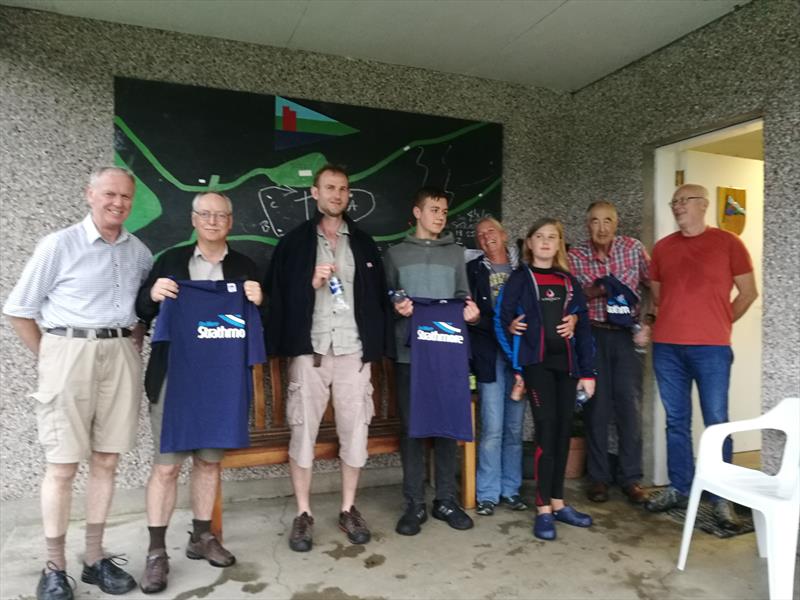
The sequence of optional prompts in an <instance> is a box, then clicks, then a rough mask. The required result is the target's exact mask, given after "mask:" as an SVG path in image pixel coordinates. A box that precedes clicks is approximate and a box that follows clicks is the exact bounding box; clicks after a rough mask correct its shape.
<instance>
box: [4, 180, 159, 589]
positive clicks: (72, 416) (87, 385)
mask: <svg viewBox="0 0 800 600" xmlns="http://www.w3.org/2000/svg"><path fill="white" fill-rule="evenodd" d="M134 191H135V180H134V178H133V175H132V174H131V173H130V172H128V171H127V170H125V169H121V168H119V167H103V168H100V169H98V170H96V171H95V172H93V173H92V175H91V177H90V180H89V186H88V188H87V190H86V199H87V202H88V204H89V207H90V213H89V215H87V217H86V218H85V219H84V220H83V221H81V222H80V223H76V224H74V225H72V226H70V227H67V228H66V229H62V230H60V231H57V232H55V233H52V234H50V235H48V236H46V237H45V238H43V239H42V240H41V241H40V242H39V244H38V245H37V247H36V249H35V250H34V252H33V255H32V256H31V258H30V260H29V261H28V264H27V265H26V266H25V269H24V270H23V272H22V275H21V277H20V279H19V281H18V282H17V284H16V285H15V286H14V289H13V290H12V291H11V294H10V295H9V297H8V299H7V301H6V303H5V305H4V307H3V313H4V314H5V315H6V316H7V317H8V318H9V321H10V322H11V325H12V326H13V328H14V330H15V331H16V333H17V335H18V336H19V338H20V340H22V342H23V343H24V344H25V346H27V347H28V349H29V350H30V351H31V352H33V353H34V354H35V355H36V356H37V357H38V371H39V383H38V389H37V391H36V392H35V393H34V394H32V396H33V398H34V399H35V400H37V403H36V416H37V422H38V429H39V441H40V443H41V444H42V447H43V448H44V452H45V457H46V460H47V471H46V473H45V476H44V480H43V482H42V488H41V504H42V520H43V523H44V534H45V541H46V544H47V561H46V566H45V568H44V570H43V571H42V576H41V578H40V580H39V585H38V587H37V590H36V597H37V598H38V599H40V600H41V599H47V600H63V599H67V600H68V599H71V598H73V592H72V588H71V587H70V585H69V582H68V580H67V575H66V557H65V537H66V532H67V526H68V523H69V512H70V503H71V499H72V482H73V480H74V478H75V474H76V473H77V471H78V466H79V464H80V461H81V460H84V459H87V458H88V459H89V478H88V481H87V489H86V553H85V557H84V565H83V572H82V574H81V579H82V580H83V581H84V582H86V583H91V584H96V585H98V586H99V587H100V589H101V590H102V591H104V592H106V593H111V594H122V593H125V592H127V591H129V590H131V589H133V588H134V587H135V586H136V582H135V581H134V580H133V578H132V577H131V576H130V575H129V574H128V573H126V572H125V571H123V570H122V569H120V568H119V566H117V565H116V564H115V563H114V562H113V559H111V558H106V557H105V555H104V553H103V548H102V543H103V531H104V528H105V522H106V517H107V515H108V509H109V506H110V505H111V498H112V496H113V493H114V477H115V475H116V467H117V462H118V460H119V455H120V453H122V452H127V451H128V450H130V449H131V448H133V446H134V444H135V441H136V429H137V425H138V418H139V404H140V401H141V397H142V388H141V360H140V356H139V351H140V349H141V339H142V337H141V334H142V331H141V328H139V327H138V326H137V325H136V323H137V319H136V313H135V312H134V301H135V299H136V293H137V291H138V289H139V286H140V285H141V283H142V281H144V279H145V277H147V273H148V272H149V270H150V267H151V265H152V256H151V254H150V251H149V250H148V249H147V248H146V247H145V245H144V244H143V243H142V242H141V241H140V240H139V239H138V238H136V237H135V236H133V235H132V234H131V233H129V232H128V231H127V230H126V229H125V228H124V227H123V223H124V222H125V219H127V218H128V215H129V214H130V212H131V207H132V205H133V196H134ZM42 330H44V331H42Z"/></svg>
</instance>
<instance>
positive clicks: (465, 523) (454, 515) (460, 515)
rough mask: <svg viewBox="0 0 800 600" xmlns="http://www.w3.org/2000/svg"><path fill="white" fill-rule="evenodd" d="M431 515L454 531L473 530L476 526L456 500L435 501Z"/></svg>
mask: <svg viewBox="0 0 800 600" xmlns="http://www.w3.org/2000/svg"><path fill="white" fill-rule="evenodd" d="M431 514H432V515H433V518H434V519H439V520H440V521H444V522H445V523H447V524H448V525H450V527H452V528H453V529H460V530H463V529H472V527H473V526H474V525H475V523H473V522H472V519H471V518H470V516H469V515H468V514H467V513H465V512H464V509H463V508H461V507H460V506H459V505H458V504H456V502H455V501H454V500H434V501H433V511H432V512H431Z"/></svg>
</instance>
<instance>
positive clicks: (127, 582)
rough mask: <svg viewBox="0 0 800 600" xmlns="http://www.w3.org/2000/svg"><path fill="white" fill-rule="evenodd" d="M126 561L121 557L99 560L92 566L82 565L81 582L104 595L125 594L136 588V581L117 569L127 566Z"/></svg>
mask: <svg viewBox="0 0 800 600" xmlns="http://www.w3.org/2000/svg"><path fill="white" fill-rule="evenodd" d="M127 562H128V559H127V558H124V557H122V556H110V557H108V558H101V559H100V560H98V561H97V562H96V563H94V564H93V565H91V566H89V565H87V564H84V565H83V572H82V573H81V581H82V582H84V583H91V584H93V585H96V586H97V587H99V588H100V589H101V590H102V591H103V592H105V593H106V594H113V595H119V594H125V593H127V592H130V591H131V590H132V589H133V588H135V587H136V580H135V579H134V578H133V577H131V576H130V575H129V574H128V573H126V572H125V571H123V570H122V569H120V568H119V565H124V564H127Z"/></svg>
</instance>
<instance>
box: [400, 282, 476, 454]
mask: <svg viewBox="0 0 800 600" xmlns="http://www.w3.org/2000/svg"><path fill="white" fill-rule="evenodd" d="M412 300H413V301H414V312H413V313H412V314H411V327H410V328H409V346H411V410H410V412H411V414H410V417H409V423H408V435H409V437H414V438H426V437H446V438H454V439H457V440H464V441H472V413H471V410H470V401H471V400H470V391H469V336H468V335H467V328H466V325H465V324H464V301H463V300H455V299H453V300H431V299H428V298H412Z"/></svg>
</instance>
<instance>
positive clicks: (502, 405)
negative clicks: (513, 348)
mask: <svg viewBox="0 0 800 600" xmlns="http://www.w3.org/2000/svg"><path fill="white" fill-rule="evenodd" d="M513 385H514V373H513V370H512V369H511V365H510V364H509V363H508V361H507V360H506V359H505V357H503V356H502V355H501V353H500V352H498V353H497V363H496V366H495V381H494V383H478V392H479V394H480V419H481V431H480V440H479V442H478V473H477V482H476V486H477V496H478V502H481V501H484V500H490V501H492V502H494V503H497V502H498V501H499V499H500V496H501V495H502V496H505V497H507V498H508V497H510V496H514V495H516V494H519V487H520V485H521V484H522V423H523V419H524V418H525V402H523V401H522V400H512V399H511V397H510V395H511V388H512V387H513Z"/></svg>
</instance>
